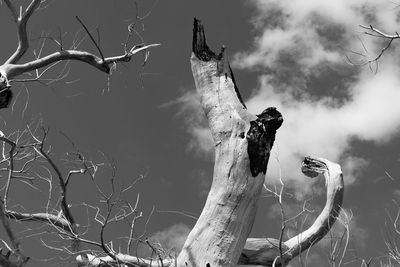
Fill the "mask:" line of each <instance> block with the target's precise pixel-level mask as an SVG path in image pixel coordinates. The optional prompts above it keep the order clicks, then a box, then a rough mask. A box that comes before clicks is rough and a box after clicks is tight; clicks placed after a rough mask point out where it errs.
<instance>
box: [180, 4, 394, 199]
mask: <svg viewBox="0 0 400 267" xmlns="http://www.w3.org/2000/svg"><path fill="white" fill-rule="evenodd" d="M251 5H253V6H254V7H255V8H256V10H257V11H256V14H255V15H254V17H253V18H252V22H253V25H254V27H255V29H256V36H255V37H254V44H253V47H252V48H251V49H249V51H243V52H240V53H237V54H236V55H235V56H234V61H233V65H234V66H235V67H236V68H242V69H250V70H253V71H257V70H259V69H263V73H262V74H261V75H260V76H259V85H258V87H257V88H255V89H254V91H253V94H252V96H251V97H250V99H248V100H247V101H246V105H247V106H248V108H249V111H250V112H252V113H255V114H258V113H260V112H261V111H262V110H264V109H265V108H266V107H268V106H275V107H277V108H278V109H279V110H280V111H281V112H282V114H283V116H284V120H285V121H284V123H283V125H282V127H281V128H280V129H279V130H278V133H277V137H276V141H275V145H274V148H273V150H272V154H271V159H270V163H269V168H268V172H267V180H268V181H270V182H274V181H276V178H277V177H278V174H279V173H280V172H279V170H281V171H282V175H283V178H284V180H285V182H286V185H287V186H288V187H291V188H295V189H297V193H296V196H297V197H298V198H302V197H304V195H306V194H308V193H310V192H311V190H312V187H313V183H314V182H310V183H308V185H307V186H304V176H303V175H302V174H301V172H300V164H301V160H302V159H303V157H304V156H308V155H315V156H320V157H325V158H327V159H330V160H332V161H336V162H339V163H340V164H341V165H342V168H343V170H344V171H345V173H344V176H345V182H346V184H348V185H349V184H352V183H353V182H355V181H356V179H357V176H358V175H359V174H360V173H361V172H360V169H361V168H365V167H367V166H368V159H363V158H362V157H361V156H360V155H353V154H352V153H351V144H352V143H351V141H352V140H354V139H360V140H364V141H371V142H375V143H378V144H379V143H383V142H387V141H389V140H390V139H391V137H393V136H394V135H396V134H398V132H399V128H400V109H399V108H398V100H399V99H400V77H399V75H398V73H399V72H400V68H399V61H398V60H397V56H396V57H395V56H391V55H393V54H395V53H398V52H400V51H399V50H400V49H397V48H395V47H392V48H391V51H387V53H386V54H385V55H384V56H383V58H381V60H380V61H379V63H380V67H379V70H378V72H377V73H376V74H375V73H373V72H371V71H370V70H369V69H368V68H362V69H356V68H355V67H354V66H349V64H348V62H347V61H346V60H345V55H346V53H347V52H346V49H347V50H360V51H363V50H364V49H363V46H362V44H361V43H360V41H359V39H358V38H357V37H356V35H355V34H356V33H357V31H360V30H359V28H358V25H359V24H366V25H369V24H374V25H375V26H377V27H380V28H382V29H385V30H386V31H388V32H391V31H392V32H394V31H395V26H397V25H398V23H397V21H398V19H397V17H398V12H399V10H397V9H394V6H393V4H392V3H390V2H386V1H380V0H373V1H367V2H366V1H361V0H335V1H333V0H331V1H319V0H253V1H251ZM361 38H362V39H363V44H364V45H365V47H366V48H367V50H368V51H369V56H370V57H374V56H375V55H376V53H377V52H379V51H380V49H381V48H382V43H381V42H378V41H376V39H373V38H370V37H366V36H361ZM364 53H366V52H365V51H364ZM347 54H348V53H347ZM352 59H353V60H354V61H357V60H361V59H363V58H362V57H359V58H354V55H353V56H352ZM313 81H314V82H313ZM315 81H317V82H315ZM317 87H318V88H317ZM178 103H180V104H181V106H182V114H185V115H184V116H183V117H184V118H185V119H184V120H185V122H186V125H187V130H188V132H189V133H190V134H191V135H192V137H193V139H192V141H191V143H190V144H189V147H190V148H191V149H194V150H196V151H200V152H201V153H202V154H203V155H212V151H213V146H212V139H211V136H210V134H209V130H208V127H207V123H206V122H205V120H204V115H203V112H202V110H201V108H200V106H199V104H198V101H197V98H196V94H195V93H193V92H189V93H186V94H185V95H183V96H182V97H181V98H180V99H179V100H178Z"/></svg>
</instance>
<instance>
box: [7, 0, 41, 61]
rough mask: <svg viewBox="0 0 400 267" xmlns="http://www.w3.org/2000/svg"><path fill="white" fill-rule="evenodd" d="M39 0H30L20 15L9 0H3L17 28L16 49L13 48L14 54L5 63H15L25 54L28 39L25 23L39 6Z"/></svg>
mask: <svg viewBox="0 0 400 267" xmlns="http://www.w3.org/2000/svg"><path fill="white" fill-rule="evenodd" d="M40 1H41V0H32V2H31V3H30V4H29V6H28V7H27V8H26V10H25V13H23V14H21V16H18V14H17V11H16V10H15V7H14V6H13V4H12V3H11V0H4V2H5V3H6V5H7V7H8V8H9V9H10V11H11V15H12V16H13V18H14V20H15V23H16V24H17V28H18V47H17V50H15V52H14V54H12V56H11V57H10V58H9V59H7V61H6V62H5V64H15V63H17V62H18V61H19V60H20V59H21V58H22V56H23V55H24V54H25V52H26V51H27V50H28V48H29V39H28V34H27V31H26V25H27V22H28V20H29V18H30V17H31V16H32V14H33V13H34V11H35V10H36V9H37V8H38V7H39V5H40Z"/></svg>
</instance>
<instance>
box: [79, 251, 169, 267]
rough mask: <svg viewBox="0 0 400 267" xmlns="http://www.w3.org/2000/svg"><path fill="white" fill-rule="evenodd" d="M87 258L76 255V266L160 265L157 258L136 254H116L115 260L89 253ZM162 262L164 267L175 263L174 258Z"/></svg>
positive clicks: (148, 266) (137, 266)
mask: <svg viewBox="0 0 400 267" xmlns="http://www.w3.org/2000/svg"><path fill="white" fill-rule="evenodd" d="M86 256H87V258H84V257H82V256H78V257H76V261H77V262H78V266H88V267H109V266H112V267H114V266H115V267H117V266H121V264H124V266H127V267H150V266H157V267H160V266H161V262H160V261H158V260H149V259H143V258H139V257H136V256H130V255H126V254H117V255H116V256H115V257H116V260H115V259H113V258H111V257H110V256H106V257H97V256H94V255H91V254H87V255H86ZM162 264H163V266H164V267H173V266H176V265H175V261H174V260H170V259H163V261H162Z"/></svg>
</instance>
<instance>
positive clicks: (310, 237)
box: [284, 157, 344, 257]
mask: <svg viewBox="0 0 400 267" xmlns="http://www.w3.org/2000/svg"><path fill="white" fill-rule="evenodd" d="M302 171H303V173H304V174H305V175H307V176H309V177H316V176H317V175H318V174H323V175H324V177H325V186H326V202H325V207H324V209H323V210H322V212H321V214H320V215H319V216H318V217H317V219H315V221H314V223H313V224H312V225H311V226H310V227H309V228H308V229H307V230H305V231H303V232H302V233H300V234H298V235H297V236H295V237H292V238H291V239H289V240H287V241H286V242H285V243H284V244H285V245H286V246H288V247H289V248H290V251H291V253H292V255H293V257H296V256H297V255H299V254H300V253H301V252H303V251H305V250H307V249H308V248H309V247H311V246H313V245H314V244H316V243H317V242H318V241H319V240H321V239H322V238H323V237H324V236H325V235H326V234H327V233H328V232H329V230H330V229H331V228H332V226H333V224H334V223H335V221H336V219H337V217H338V216H339V214H340V210H341V208H342V207H341V206H342V201H343V193H344V184H343V174H342V170H341V168H340V165H339V164H336V163H333V162H331V161H329V160H327V159H323V158H311V157H306V158H305V159H304V161H303V165H302Z"/></svg>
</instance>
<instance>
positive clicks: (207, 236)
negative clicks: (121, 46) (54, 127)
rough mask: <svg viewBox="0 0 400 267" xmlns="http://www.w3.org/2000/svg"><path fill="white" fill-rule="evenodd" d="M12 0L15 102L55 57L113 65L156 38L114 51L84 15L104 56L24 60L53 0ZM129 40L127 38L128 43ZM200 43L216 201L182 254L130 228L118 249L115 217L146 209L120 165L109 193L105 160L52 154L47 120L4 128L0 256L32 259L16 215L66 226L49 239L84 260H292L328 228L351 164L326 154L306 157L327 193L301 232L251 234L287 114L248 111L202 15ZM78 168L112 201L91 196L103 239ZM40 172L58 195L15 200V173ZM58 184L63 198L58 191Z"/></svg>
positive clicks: (196, 45) (52, 229)
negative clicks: (91, 227)
mask: <svg viewBox="0 0 400 267" xmlns="http://www.w3.org/2000/svg"><path fill="white" fill-rule="evenodd" d="M4 3H5V4H6V5H7V7H8V9H9V10H10V12H11V15H12V17H13V18H14V20H15V23H16V25H17V29H18V37H19V42H18V47H17V49H16V51H15V52H14V54H13V55H11V56H10V57H9V58H8V59H7V60H6V62H5V63H4V64H3V65H1V66H0V74H1V77H0V78H1V80H0V90H2V91H1V96H2V97H3V101H2V103H3V104H2V107H7V106H8V104H9V102H10V99H11V96H12V94H11V89H10V87H11V84H12V82H13V81H14V79H15V78H16V77H17V76H20V75H22V74H24V73H27V72H31V71H35V72H36V74H37V75H36V78H34V80H40V79H41V74H40V73H39V72H38V71H37V70H39V69H42V68H44V69H45V70H46V68H49V67H52V64H54V63H57V62H61V61H65V60H79V61H82V62H85V63H87V64H89V65H91V66H93V67H95V68H97V69H99V70H101V71H103V72H105V73H109V72H110V70H111V68H112V66H113V64H116V63H118V62H121V61H129V60H130V59H131V58H132V56H133V55H134V54H136V53H137V52H140V51H144V50H146V49H148V48H150V47H152V46H156V45H157V44H152V45H145V44H139V45H133V46H132V48H130V49H125V51H124V53H123V54H122V55H119V56H113V57H105V56H104V55H103V53H102V51H101V49H100V47H99V45H98V44H97V42H96V41H95V40H94V38H93V36H92V35H91V34H90V31H89V30H87V28H86V26H85V24H84V23H83V22H82V20H81V19H79V18H77V19H78V21H79V22H80V23H81V25H82V27H83V28H84V29H85V32H86V33H87V35H88V36H89V38H90V39H91V40H92V42H93V43H94V44H95V45H96V47H97V49H98V53H99V55H98V56H96V55H94V54H92V53H89V52H86V51H79V50H76V49H71V50H65V49H64V46H63V45H60V46H59V47H60V51H58V52H55V53H52V54H49V55H46V56H41V55H40V56H38V57H37V58H36V59H35V60H32V61H29V62H26V63H20V61H21V59H22V58H23V55H24V54H25V52H26V51H27V50H28V48H29V42H28V36H27V30H26V29H27V22H28V20H29V18H30V17H31V16H32V14H33V13H34V11H35V10H37V9H38V8H39V7H40V6H41V4H43V3H45V1H40V0H32V1H31V2H30V4H29V6H28V7H27V8H26V9H25V10H24V11H22V12H20V13H18V12H17V11H16V8H15V6H14V5H13V3H12V2H11V1H10V0H4ZM129 34H131V33H129ZM128 37H129V35H128ZM128 40H129V38H128ZM59 43H60V44H61V42H59ZM127 44H128V41H127V43H126V45H125V48H126V47H127V46H128V45H127ZM192 48H193V50H192V51H193V53H192V57H191V65H192V72H193V76H194V80H195V83H196V88H197V92H198V94H199V95H200V100H201V105H202V107H203V109H204V112H205V115H206V117H207V119H208V122H209V126H210V130H211V133H212V136H213V139H214V144H215V166H214V174H213V183H212V187H211V190H210V192H209V195H208V198H207V202H206V204H205V206H204V209H203V211H202V213H201V215H200V217H199V218H198V220H197V223H196V225H195V226H194V228H193V229H192V231H191V232H190V234H189V236H188V238H187V240H186V243H185V245H184V247H183V249H182V251H181V252H180V254H179V256H178V257H177V258H175V257H172V258H168V257H165V256H164V255H162V254H161V253H160V251H159V250H158V249H157V248H156V247H155V246H154V245H153V244H151V243H150V242H148V241H146V240H144V242H145V243H147V244H148V246H149V247H150V248H151V249H152V250H153V252H154V254H156V258H155V259H143V258H139V257H137V256H135V255H134V253H132V250H131V246H132V243H133V242H134V237H133V236H132V234H128V235H127V236H128V238H127V240H128V241H127V243H126V250H125V251H126V252H121V251H120V250H118V249H115V248H114V247H113V243H112V242H111V241H107V240H106V238H105V235H104V233H105V231H106V228H107V226H108V225H110V224H114V223H119V222H121V221H126V220H129V222H130V225H131V229H133V228H134V226H135V221H136V220H137V219H138V218H140V216H141V214H140V213H139V212H138V211H137V209H136V207H137V206H136V204H135V203H132V204H130V203H126V202H124V201H123V198H122V197H121V193H122V192H125V191H126V190H128V189H129V188H130V187H129V186H128V187H127V188H122V189H116V188H115V184H114V180H115V176H114V175H111V188H112V190H111V192H108V193H107V192H106V191H104V190H103V189H102V188H101V187H100V186H99V185H98V184H97V183H96V179H95V177H96V173H97V170H98V168H99V164H98V163H95V162H93V161H91V160H89V159H87V158H86V157H85V156H84V154H83V153H81V152H80V151H79V149H75V152H74V153H72V154H70V156H71V155H72V156H71V157H69V158H68V162H69V163H71V164H72V165H71V167H70V168H69V169H68V170H67V171H66V172H63V171H62V170H61V169H60V168H59V166H58V165H57V163H56V161H55V160H54V159H53V155H52V152H51V149H50V148H49V147H48V146H46V137H47V135H48V131H47V130H46V129H45V128H43V127H42V126H40V125H39V126H37V127H32V126H29V127H28V128H27V129H26V130H24V131H19V132H16V133H14V134H8V135H6V136H5V135H2V136H1V137H0V141H1V142H2V144H3V158H2V161H1V164H4V165H5V166H4V168H3V169H2V171H4V172H6V173H7V179H6V180H5V191H4V195H3V198H2V202H1V203H0V220H1V222H2V225H3V227H4V229H5V230H6V233H7V236H8V240H9V242H6V241H5V240H3V244H4V246H5V247H6V248H7V252H6V254H4V253H0V264H2V265H3V266H24V265H25V264H26V262H28V260H29V257H28V256H27V255H25V254H24V252H23V249H22V248H21V245H20V244H21V243H20V240H19V236H17V235H15V234H14V231H13V228H12V225H11V222H13V221H18V222H21V223H29V222H31V221H35V222H39V223H41V224H43V225H45V226H46V227H48V228H47V230H46V231H47V233H49V234H53V235H57V236H58V237H59V238H60V242H61V243H60V245H59V246H54V245H49V244H47V243H46V242H45V241H43V245H44V246H46V247H49V248H51V249H55V250H60V251H62V252H64V253H67V254H69V255H71V256H74V257H75V261H76V262H77V264H78V266H154V265H157V266H212V267H214V266H233V265H237V264H240V265H261V266H284V265H286V264H287V263H288V262H289V261H290V260H292V259H293V258H294V257H296V256H298V255H299V254H300V253H302V252H303V251H306V250H307V249H309V248H310V247H311V246H313V245H314V244H316V243H317V242H318V241H319V240H320V239H322V238H323V237H324V236H325V235H326V234H327V233H328V232H329V230H330V228H331V227H332V225H333V224H334V222H335V220H336V218H337V217H338V215H339V213H340V209H341V203H342V198H343V178H342V172H341V169H340V166H339V165H338V164H335V163H332V162H330V161H328V160H326V159H322V158H315V157H307V158H305V160H304V161H303V165H302V166H303V167H302V171H303V172H304V173H305V174H306V175H308V176H310V177H316V176H318V175H319V174H322V175H323V176H325V181H326V186H327V200H326V204H325V207H324V209H323V211H322V212H321V214H320V215H319V216H318V217H317V219H316V220H315V222H314V223H313V224H312V226H311V227H309V228H308V229H306V230H305V231H303V232H302V233H300V234H298V235H296V236H293V237H289V238H288V237H287V236H286V234H285V233H284V231H283V232H282V233H281V238H280V239H279V240H277V239H273V238H248V236H249V233H250V231H251V228H252V226H253V222H254V218H255V214H256V211H257V202H258V199H259V197H260V194H261V191H262V188H263V184H264V178H265V173H266V170H267V164H268V160H269V154H270V150H271V148H272V145H273V143H274V140H275V134H276V131H277V130H278V129H279V127H280V126H281V124H282V123H283V118H282V115H281V114H280V112H279V111H277V110H276V109H275V108H272V107H270V108H267V109H265V110H264V111H263V112H262V113H261V114H259V115H253V114H250V113H249V112H248V111H247V109H246V106H245V104H244V102H243V101H242V99H241V96H240V93H239V90H238V88H237V86H236V84H235V80H234V77H233V72H232V70H231V68H230V66H229V62H228V59H227V55H226V51H225V49H224V48H222V50H221V53H219V54H216V53H214V52H213V51H211V50H210V49H209V47H208V46H207V43H206V38H205V34H204V29H203V25H202V24H201V23H200V21H198V20H196V19H195V21H194V29H193V46H192ZM33 128H34V129H33ZM34 164H39V165H40V166H41V167H40V168H42V170H45V171H46V174H43V173H40V172H38V171H33V170H35V168H34V167H31V166H32V165H34ZM36 168H37V167H36ZM76 175H87V176H88V177H89V178H90V179H91V181H92V182H93V186H94V187H95V188H96V190H97V192H98V195H99V198H100V200H101V201H102V202H103V203H104V205H105V208H104V209H101V208H100V207H99V206H98V205H91V204H85V207H86V208H87V209H88V210H94V211H95V216H94V218H93V220H94V222H95V223H97V224H99V225H100V232H99V233H98V234H99V239H100V241H99V242H98V241H93V240H90V239H87V238H86V237H85V233H86V232H85V230H84V229H82V227H81V225H82V224H81V223H78V222H77V220H76V218H75V216H74V210H73V208H72V206H71V203H72V201H71V199H69V198H68V188H69V186H70V184H71V181H72V180H73V179H74V176H76ZM37 179H40V180H43V181H45V182H46V183H47V184H48V186H49V190H48V196H49V198H48V201H47V205H45V209H44V210H43V211H42V212H38V213H37V212H26V211H25V212H22V211H18V210H15V209H13V208H12V207H10V206H9V205H8V196H9V188H10V186H12V184H13V183H14V182H15V181H16V180H21V181H25V182H26V183H27V184H32V183H33V182H32V181H33V180H37ZM54 187H57V188H58V190H59V191H58V192H59V193H58V198H57V200H58V201H57V202H56V204H54V203H53V202H52V201H51V200H52V195H53V194H54V192H53V188H54ZM131 232H132V231H131ZM66 243H67V244H66Z"/></svg>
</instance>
